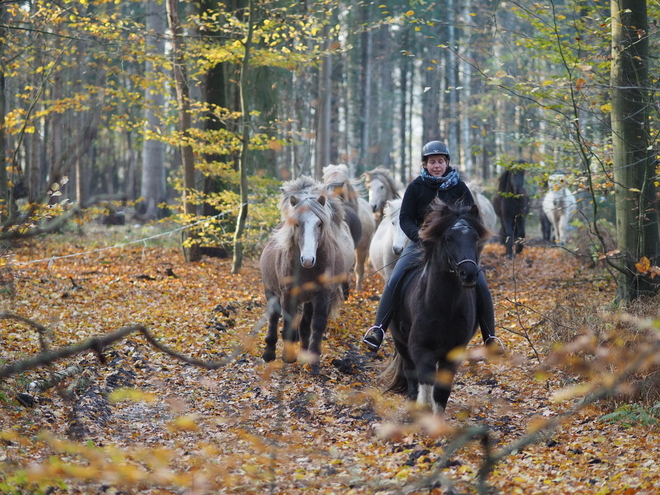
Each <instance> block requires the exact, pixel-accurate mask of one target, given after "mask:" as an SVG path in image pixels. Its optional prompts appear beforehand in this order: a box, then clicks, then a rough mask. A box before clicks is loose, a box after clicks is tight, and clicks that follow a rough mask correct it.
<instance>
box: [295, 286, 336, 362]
mask: <svg viewBox="0 0 660 495" xmlns="http://www.w3.org/2000/svg"><path fill="white" fill-rule="evenodd" d="M333 294H334V292H333V291H329V290H324V291H321V292H319V293H318V294H317V295H315V296H314V300H313V307H314V311H313V314H312V324H311V336H310V339H309V345H307V346H306V347H305V346H304V345H303V349H306V350H308V351H309V353H310V358H311V359H312V363H311V366H312V373H314V374H317V373H318V372H319V371H320V365H319V361H320V359H321V344H322V342H323V334H324V333H325V329H326V327H327V326H328V316H329V314H330V305H331V298H332V297H333Z"/></svg>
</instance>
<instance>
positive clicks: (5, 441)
mask: <svg viewBox="0 0 660 495" xmlns="http://www.w3.org/2000/svg"><path fill="white" fill-rule="evenodd" d="M112 229H114V227H113V228H112ZM112 229H111V231H112ZM118 229H119V228H118ZM114 232H121V231H120V230H117V231H114ZM58 239H59V240H58ZM94 239H95V238H94ZM92 240H93V239H91V238H90V236H80V237H76V236H73V235H72V236H70V237H67V238H66V239H63V238H61V237H55V238H51V239H40V240H38V241H37V240H33V241H29V242H28V241H24V242H22V243H19V244H16V245H14V246H12V247H11V249H10V250H8V251H6V253H5V257H4V260H5V264H4V265H3V267H2V269H1V273H0V275H1V279H0V283H2V287H1V289H2V303H3V309H4V310H5V311H6V312H5V313H2V316H3V319H2V320H0V322H1V324H0V339H1V340H0V341H1V342H2V346H1V347H0V373H1V372H2V370H3V369H6V368H3V367H7V366H10V365H12V364H15V363H19V362H22V361H24V360H27V359H31V358H34V357H35V356H37V355H39V354H40V353H41V352H43V351H44V349H46V348H47V349H50V350H53V351H56V350H58V349H63V348H66V347H67V346H72V345H76V344H80V343H83V342H85V341H87V340H88V339H90V338H92V337H98V336H107V335H110V334H112V333H113V332H116V331H118V330H119V329H122V328H123V329H128V330H126V332H127V334H126V335H125V336H124V337H123V338H121V339H119V340H117V341H116V342H114V343H113V344H112V345H109V346H107V347H106V348H103V349H92V350H87V351H86V352H83V353H80V354H77V355H75V356H72V357H69V358H66V359H61V360H57V361H55V362H54V363H52V365H50V366H40V367H37V368H32V369H29V370H27V371H24V372H21V373H14V374H11V375H10V376H6V377H5V378H2V379H0V411H1V413H0V492H3V493H34V492H41V493H99V492H105V493H120V492H121V493H163V494H164V493H221V492H222V493H225V492H239V493H266V492H270V493H287V494H289V493H303V492H309V493H365V494H366V493H374V492H377V491H382V492H384V493H401V492H405V493H438V494H439V493H457V492H460V493H477V492H479V491H481V492H484V493H485V492H486V491H487V490H497V491H499V492H500V493H524V494H534V493H566V492H569V491H570V492H572V493H656V492H657V489H658V486H660V470H659V469H658V468H657V465H656V460H657V458H658V441H657V440H658V438H657V437H658V432H657V429H656V427H655V426H654V425H655V417H654V410H653V407H652V406H653V404H654V399H653V397H652V395H651V394H652V392H651V391H652V390H653V386H652V381H653V376H654V367H655V366H656V361H657V358H656V355H657V354H658V353H657V348H656V347H657V344H656V343H655V339H654V338H652V337H651V338H649V336H650V335H651V336H652V335H653V332H654V329H655V327H657V323H655V322H654V320H653V317H655V315H649V314H648V311H647V313H646V314H644V311H643V310H641V309H640V310H639V311H637V313H636V314H637V316H631V315H630V314H628V313H626V314H627V316H624V315H623V313H622V312H621V311H615V310H613V309H612V308H611V306H610V303H611V301H612V298H613V294H614V290H615V289H614V286H613V284H612V282H611V280H610V278H609V277H607V275H606V274H603V273H600V272H599V271H598V270H594V269H591V268H588V269H587V268H584V267H582V266H581V265H580V264H579V263H578V262H577V261H576V260H575V259H574V258H573V257H572V256H571V255H570V254H569V253H567V252H566V251H564V250H562V249H560V248H550V247H544V246H528V247H526V248H525V250H524V252H523V254H522V255H521V256H519V257H516V259H515V260H509V259H507V258H506V257H505V256H504V249H503V247H501V246H499V245H493V244H489V245H487V246H486V249H485V251H484V259H483V267H484V270H485V273H486V277H487V279H488V281H489V284H490V287H491V289H492V291H493V296H494V301H495V306H496V320H497V324H498V335H499V337H500V338H501V339H502V341H503V343H504V346H505V348H506V353H505V354H504V355H503V356H499V357H498V356H488V355H486V353H485V351H484V348H483V346H482V345H481V342H480V341H479V340H478V339H477V338H475V340H473V341H472V343H471V345H470V346H469V348H468V353H467V355H466V357H465V362H464V365H463V366H462V368H461V369H460V371H459V373H458V375H457V377H456V382H455V389H454V392H453V394H452V396H451V398H450V402H449V405H448V409H447V412H446V415H445V417H444V419H442V418H438V417H433V416H432V415H431V414H430V413H429V412H428V411H420V410H416V409H415V408H414V407H412V406H410V405H408V404H407V403H406V401H405V399H404V398H403V397H401V396H398V395H392V394H383V393H381V392H380V389H379V382H378V375H379V372H380V370H381V369H382V368H383V365H384V364H385V361H386V356H387V355H388V354H389V353H390V352H391V350H392V344H391V341H389V340H388V341H386V344H385V346H384V349H383V350H381V351H380V353H379V354H378V355H373V354H371V353H369V352H368V351H365V350H364V349H362V347H361V345H360V339H361V337H362V335H363V332H364V330H365V329H366V328H368V327H369V326H370V324H371V321H372V318H373V315H374V312H375V308H376V305H377V301H378V296H379V294H380V291H381V289H382V282H381V280H380V278H379V276H378V275H377V274H371V275H370V276H369V277H368V278H367V280H366V281H365V290H363V291H362V292H359V293H356V292H353V293H352V294H351V295H350V297H349V298H348V299H347V300H346V301H345V303H344V305H343V307H342V309H341V312H340V316H339V317H338V318H337V319H336V320H334V321H332V322H331V323H330V327H329V329H328V332H327V333H326V336H327V341H326V342H325V343H324V346H323V352H324V354H323V356H322V358H321V372H320V374H319V375H318V376H314V375H312V374H311V373H309V370H308V367H307V365H305V364H304V363H296V364H283V363H282V361H281V360H280V359H277V360H276V361H274V362H272V363H270V364H265V363H264V362H263V361H262V360H261V358H260V355H261V352H262V350H263V335H264V328H263V319H262V317H263V314H264V312H265V302H266V301H265V297H264V295H263V292H262V289H261V281H260V275H259V272H258V268H257V266H258V264H257V262H256V260H248V261H247V262H246V263H245V266H244V268H243V270H242V271H241V273H240V274H237V275H231V274H230V273H229V271H230V260H222V259H217V258H206V257H205V258H204V259H203V261H202V262H200V263H192V264H186V263H185V262H184V261H183V256H182V253H181V251H180V250H179V249H177V248H173V247H168V246H167V245H166V243H164V244H163V243H161V244H160V245H153V243H152V245H150V246H147V245H130V246H124V247H122V248H106V247H104V246H103V243H102V242H101V244H93V243H92V242H91V241H92ZM67 256H68V257H67ZM656 306H657V305H656ZM7 312H11V314H13V315H17V316H18V317H20V318H12V317H11V315H9V314H8V313H7ZM21 318H22V319H21ZM37 325H38V326H37ZM141 329H144V330H146V332H148V334H149V335H151V336H153V338H154V340H155V342H156V343H157V344H158V345H160V346H162V347H163V349H166V350H167V351H169V352H170V353H169V354H168V353H167V352H163V350H162V349H161V350H159V349H157V348H156V347H154V345H152V344H151V343H149V342H148V340H147V339H146V338H145V334H144V333H142V331H141ZM278 352H281V347H280V348H279V349H278ZM176 354H180V355H181V356H183V357H185V358H187V359H189V360H197V364H188V363H186V362H184V361H183V360H181V359H179V358H178V357H177V356H176ZM72 367H79V368H80V371H79V373H74V371H71V373H74V374H73V375H72V376H70V377H66V378H64V379H62V381H60V382H59V384H58V385H57V386H54V387H50V388H46V389H44V390H42V391H40V390H39V383H40V382H43V381H45V380H48V379H49V377H52V376H53V375H52V373H54V372H59V373H62V372H64V371H65V370H67V369H70V368H72ZM76 369H77V368H76ZM640 384H644V385H643V387H642V388H640V387H639V386H638V385H640ZM641 390H645V391H646V394H647V395H646V396H644V397H642V396H640V393H639V392H640V391H641ZM621 394H624V395H621ZM645 399H646V401H645ZM625 401H630V403H629V404H627V406H625V407H621V406H623V405H624V403H625ZM614 413H617V414H618V415H617V414H614ZM606 414H609V416H605V415H606ZM613 414H614V415H613Z"/></svg>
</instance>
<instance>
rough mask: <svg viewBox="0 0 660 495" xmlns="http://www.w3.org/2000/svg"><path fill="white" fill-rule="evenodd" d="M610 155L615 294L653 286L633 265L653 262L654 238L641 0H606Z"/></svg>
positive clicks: (623, 296)
mask: <svg viewBox="0 0 660 495" xmlns="http://www.w3.org/2000/svg"><path fill="white" fill-rule="evenodd" d="M611 10H612V12H611V14H612V66H611V67H612V68H611V74H610V77H611V79H610V84H611V88H612V153H613V156H612V159H613V165H614V183H615V196H616V226H617V242H618V245H619V249H620V250H621V256H622V258H621V260H622V265H621V266H620V267H619V268H621V274H620V276H619V280H618V294H617V296H618V298H619V300H624V301H630V300H633V299H636V298H638V297H640V296H642V295H645V294H650V293H652V292H655V291H657V288H658V286H657V284H654V283H653V282H652V280H651V279H650V277H648V275H643V274H641V273H640V272H639V271H638V270H637V269H636V267H635V263H637V262H639V261H640V260H641V259H642V257H646V258H648V259H649V260H651V262H652V263H655V264H657V263H658V254H659V251H660V249H659V246H658V244H659V241H658V223H657V205H656V203H654V201H655V190H656V188H655V186H654V184H653V180H654V175H655V174H654V165H655V162H654V160H653V159H652V152H651V151H650V148H651V143H652V142H653V141H652V137H651V136H649V134H648V130H649V129H650V127H651V126H650V122H649V118H648V115H649V114H648V108H649V105H650V104H651V102H650V101H649V94H648V90H647V88H648V87H649V78H648V62H649V52H648V49H649V44H648V35H649V34H648V20H647V12H646V0H612V2H611Z"/></svg>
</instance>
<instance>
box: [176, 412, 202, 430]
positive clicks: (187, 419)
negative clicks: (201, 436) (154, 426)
mask: <svg viewBox="0 0 660 495" xmlns="http://www.w3.org/2000/svg"><path fill="white" fill-rule="evenodd" d="M195 419H196V417H195V415H194V414H191V415H189V416H179V417H178V418H176V419H175V420H174V421H172V422H171V423H170V428H172V429H174V430H185V431H197V430H198V429H199V427H198V426H197V422H196V421H195Z"/></svg>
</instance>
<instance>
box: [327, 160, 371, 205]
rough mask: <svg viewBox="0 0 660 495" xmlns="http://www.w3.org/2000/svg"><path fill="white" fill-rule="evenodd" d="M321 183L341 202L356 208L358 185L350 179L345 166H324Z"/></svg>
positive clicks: (359, 193)
mask: <svg viewBox="0 0 660 495" xmlns="http://www.w3.org/2000/svg"><path fill="white" fill-rule="evenodd" d="M323 183H324V184H326V187H327V188H328V189H329V190H331V191H333V194H334V195H335V196H338V197H339V198H341V199H342V200H343V201H348V202H350V203H353V204H354V205H356V206H357V200H358V198H359V197H360V195H361V192H362V191H361V190H360V187H361V186H360V184H359V182H358V181H355V180H353V179H351V176H350V172H349V171H348V167H347V166H346V165H344V164H343V163H342V164H339V165H333V164H330V165H326V166H325V167H323Z"/></svg>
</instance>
